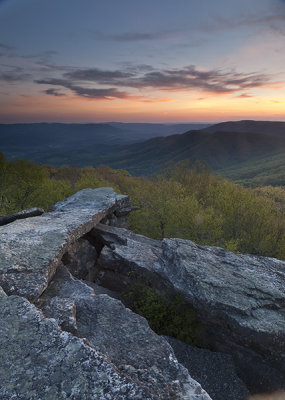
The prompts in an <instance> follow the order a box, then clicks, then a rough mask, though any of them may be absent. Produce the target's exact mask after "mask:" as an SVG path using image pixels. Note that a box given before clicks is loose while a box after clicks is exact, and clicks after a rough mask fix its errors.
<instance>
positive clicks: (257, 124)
mask: <svg viewBox="0 0 285 400" xmlns="http://www.w3.org/2000/svg"><path fill="white" fill-rule="evenodd" d="M203 130H204V131H206V132H210V133H214V132H217V131H226V132H251V133H263V134H266V135H277V136H283V137H285V122H275V121H252V120H243V121H228V122H222V123H220V124H215V125H211V126H209V127H207V128H204V129H203Z"/></svg>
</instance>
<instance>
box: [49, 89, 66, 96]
mask: <svg viewBox="0 0 285 400" xmlns="http://www.w3.org/2000/svg"><path fill="white" fill-rule="evenodd" d="M44 93H45V94H49V95H51V96H56V97H60V96H65V95H64V94H63V93H61V92H59V91H58V90H56V89H47V90H44Z"/></svg>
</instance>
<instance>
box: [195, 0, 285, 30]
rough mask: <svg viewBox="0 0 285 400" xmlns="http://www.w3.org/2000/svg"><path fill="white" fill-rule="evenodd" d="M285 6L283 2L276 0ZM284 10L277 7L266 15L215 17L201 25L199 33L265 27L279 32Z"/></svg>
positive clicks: (284, 20) (282, 25)
mask: <svg viewBox="0 0 285 400" xmlns="http://www.w3.org/2000/svg"><path fill="white" fill-rule="evenodd" d="M278 1H279V2H280V3H281V4H283V5H285V0H278ZM284 22H285V10H284V8H283V7H281V6H277V7H276V8H275V9H273V10H272V11H269V12H268V13H266V14H265V13H258V12H257V13H255V14H240V15H235V16H232V17H231V18H229V17H227V18H225V17H216V18H215V19H214V20H213V21H212V22H211V23H209V24H207V25H203V26H202V27H201V31H202V32H205V33H215V32H218V31H223V30H234V29H238V30H240V29H241V28H246V27H250V28H252V27H265V28H266V29H271V30H280V29H282V27H284Z"/></svg>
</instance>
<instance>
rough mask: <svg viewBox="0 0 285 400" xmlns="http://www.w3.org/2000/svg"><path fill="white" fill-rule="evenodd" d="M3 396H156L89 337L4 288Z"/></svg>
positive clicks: (18, 399)
mask: <svg viewBox="0 0 285 400" xmlns="http://www.w3.org/2000/svg"><path fill="white" fill-rule="evenodd" d="M0 319H1V325H0V359H1V365H0V382H1V385H0V398H1V399H2V400H39V399H41V400H55V399H56V400H61V399H62V400H63V399H71V400H81V399H90V400H91V399H94V400H95V399H109V400H115V399H117V400H123V399H129V400H131V399H140V400H143V399H149V400H150V399H155V397H153V396H152V395H151V394H150V393H149V392H148V391H147V390H146V389H145V388H142V387H138V386H137V385H135V384H134V383H133V382H132V381H131V380H129V379H127V378H126V377H125V376H122V375H121V374H120V373H119V372H118V370H117V369H116V368H115V366H114V365H113V364H112V363H111V362H110V361H109V360H108V359H107V358H106V357H105V356H103V355H102V354H101V353H99V352H97V351H96V350H95V349H94V348H91V347H90V346H88V344H87V343H85V342H84V340H82V339H79V338H77V337H74V336H72V335H71V334H69V333H67V332H63V331H61V329H60V328H59V327H58V325H57V324H56V322H55V320H53V319H45V318H44V316H43V315H42V313H41V312H40V311H38V310H37V309H36V308H35V307H34V306H33V305H31V304H30V303H29V302H28V301H27V300H26V299H23V298H21V297H18V296H10V297H7V296H6V295H5V294H4V292H3V291H1V289H0Z"/></svg>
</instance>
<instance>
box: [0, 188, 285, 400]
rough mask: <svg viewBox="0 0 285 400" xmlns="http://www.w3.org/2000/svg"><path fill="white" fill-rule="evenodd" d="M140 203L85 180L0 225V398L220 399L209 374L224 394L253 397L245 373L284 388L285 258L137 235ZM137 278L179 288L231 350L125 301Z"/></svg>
mask: <svg viewBox="0 0 285 400" xmlns="http://www.w3.org/2000/svg"><path fill="white" fill-rule="evenodd" d="M132 209H133V208H132V207H131V205H130V202H129V199H128V198H127V197H126V196H123V195H118V194H116V193H115V192H114V191H113V190H112V189H111V188H100V189H94V190H91V189H85V190H82V191H80V192H78V193H77V194H75V195H73V196H71V197H70V198H68V199H66V200H65V201H63V202H60V203H57V204H56V205H55V206H54V208H53V210H52V211H51V212H49V213H44V214H43V215H41V216H35V217H32V218H26V219H21V220H19V219H18V220H15V221H14V222H12V223H10V224H7V225H5V226H2V227H0V315H1V324H0V359H1V364H0V382H1V384H0V399H3V400H10V399H11V400H12V399H20V400H28V399H29V400H30V399H31V400H36V399H42V400H48V399H59V400H60V399H67V398H69V399H74V400H77V399H78V400H79V399H82V398H84V399H163V400H164V399H165V400H167V399H169V400H170V399H177V400H179V399H189V400H210V397H209V395H208V394H207V392H206V391H205V390H204V388H203V385H205V387H207V390H208V392H209V393H210V396H211V398H213V399H214V400H225V399H229V400H230V399H233V400H234V399H235V400H246V398H247V396H248V391H247V389H246V387H245V385H244V383H243V382H245V383H246V385H247V388H248V389H249V391H250V392H251V393H256V392H268V391H274V390H282V389H285V314H284V308H285V262H282V261H279V260H276V259H270V258H265V257H255V256H250V255H237V254H234V253H230V252H227V251H225V250H223V249H220V248H215V247H207V246H199V245H197V244H195V243H193V242H191V241H187V240H182V239H165V240H163V241H162V242H161V241H157V240H153V239H149V238H146V237H144V236H141V235H136V234H134V233H133V232H131V231H129V230H127V229H124V228H122V227H125V226H127V219H126V217H127V215H128V213H129V212H131V211H132ZM115 225H117V226H115ZM138 282H139V284H140V285H144V286H145V287H148V288H152V290H154V291H156V292H159V293H163V294H164V295H165V296H168V295H171V294H175V295H176V294H179V295H180V297H181V298H182V299H183V301H186V302H187V303H188V304H189V307H190V306H191V307H192V308H194V309H195V310H196V312H197V318H198V319H199V322H200V323H201V324H203V326H204V328H205V332H204V336H205V338H204V339H205V340H206V341H207V343H208V346H209V347H210V348H211V349H212V350H215V351H219V352H222V353H223V354H221V353H215V352H214V353H213V352H210V350H203V349H193V348H190V347H189V346H187V345H185V344H183V343H181V342H178V341H177V340H175V339H173V338H165V337H163V336H159V335H158V334H157V333H155V332H153V331H152V330H151V328H150V327H149V325H148V323H147V321H146V320H145V318H143V317H142V316H141V315H138V314H137V313H135V312H133V311H131V310H130V309H129V308H127V307H126V304H127V303H128V301H127V300H126V298H125V297H124V292H126V291H128V290H130V288H136V283H138ZM121 300H122V301H121ZM225 364H227V367H225ZM217 370H219V371H218V372H219V373H215V372H217ZM237 374H238V376H237ZM193 377H194V378H195V379H196V380H195V379H193ZM240 378H241V379H242V381H243V382H242V381H241V380H240ZM200 384H202V386H201V385H200Z"/></svg>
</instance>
